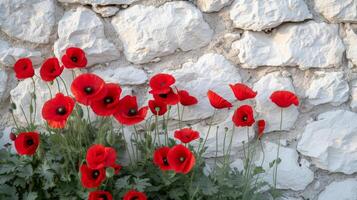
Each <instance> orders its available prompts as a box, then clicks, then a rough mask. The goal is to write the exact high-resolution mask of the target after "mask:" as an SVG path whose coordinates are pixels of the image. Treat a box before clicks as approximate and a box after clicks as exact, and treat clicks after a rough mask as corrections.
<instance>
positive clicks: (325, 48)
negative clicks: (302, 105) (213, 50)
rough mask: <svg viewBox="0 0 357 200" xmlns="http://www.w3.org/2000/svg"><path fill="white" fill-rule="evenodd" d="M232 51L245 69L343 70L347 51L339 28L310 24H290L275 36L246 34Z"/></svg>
mask: <svg viewBox="0 0 357 200" xmlns="http://www.w3.org/2000/svg"><path fill="white" fill-rule="evenodd" d="M232 48H233V49H234V50H236V51H239V53H238V59H239V61H240V63H242V66H243V67H245V68H257V67H259V66H299V68H300V69H309V68H329V67H334V66H340V65H341V63H342V56H343V52H344V50H345V47H344V45H343V43H342V40H341V39H340V37H339V36H338V26H337V25H333V24H326V23H323V22H321V23H317V22H314V21H309V22H306V23H302V24H286V25H282V26H281V27H279V28H278V29H277V30H276V32H273V33H272V34H265V33H262V32H251V31H248V32H245V33H244V35H243V37H242V39H240V40H238V41H236V42H234V43H233V44H232Z"/></svg>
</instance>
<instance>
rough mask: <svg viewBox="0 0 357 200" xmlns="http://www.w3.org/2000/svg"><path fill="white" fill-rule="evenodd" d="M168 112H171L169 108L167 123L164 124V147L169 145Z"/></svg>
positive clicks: (168, 116)
mask: <svg viewBox="0 0 357 200" xmlns="http://www.w3.org/2000/svg"><path fill="white" fill-rule="evenodd" d="M170 111H171V106H169V111H168V112H167V122H166V124H165V145H166V146H168V145H169V132H168V126H169V120H170Z"/></svg>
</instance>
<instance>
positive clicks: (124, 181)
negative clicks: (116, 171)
mask: <svg viewBox="0 0 357 200" xmlns="http://www.w3.org/2000/svg"><path fill="white" fill-rule="evenodd" d="M129 179H130V176H124V177H122V178H119V179H118V180H117V181H116V182H115V187H116V188H117V189H119V190H121V189H124V190H125V189H130V184H129Z"/></svg>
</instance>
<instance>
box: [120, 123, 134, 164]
mask: <svg viewBox="0 0 357 200" xmlns="http://www.w3.org/2000/svg"><path fill="white" fill-rule="evenodd" d="M121 132H122V134H123V139H124V145H125V148H126V150H127V151H128V156H129V161H130V165H131V164H132V160H131V156H130V151H129V147H128V143H127V141H126V138H125V133H124V126H123V125H121Z"/></svg>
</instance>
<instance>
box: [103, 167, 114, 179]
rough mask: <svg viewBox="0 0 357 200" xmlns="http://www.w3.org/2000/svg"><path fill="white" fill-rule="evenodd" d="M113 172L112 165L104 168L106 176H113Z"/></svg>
mask: <svg viewBox="0 0 357 200" xmlns="http://www.w3.org/2000/svg"><path fill="white" fill-rule="evenodd" d="M114 173H115V170H114V168H113V167H108V168H107V169H106V170H105V175H106V177H107V178H111V177H113V176H114Z"/></svg>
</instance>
